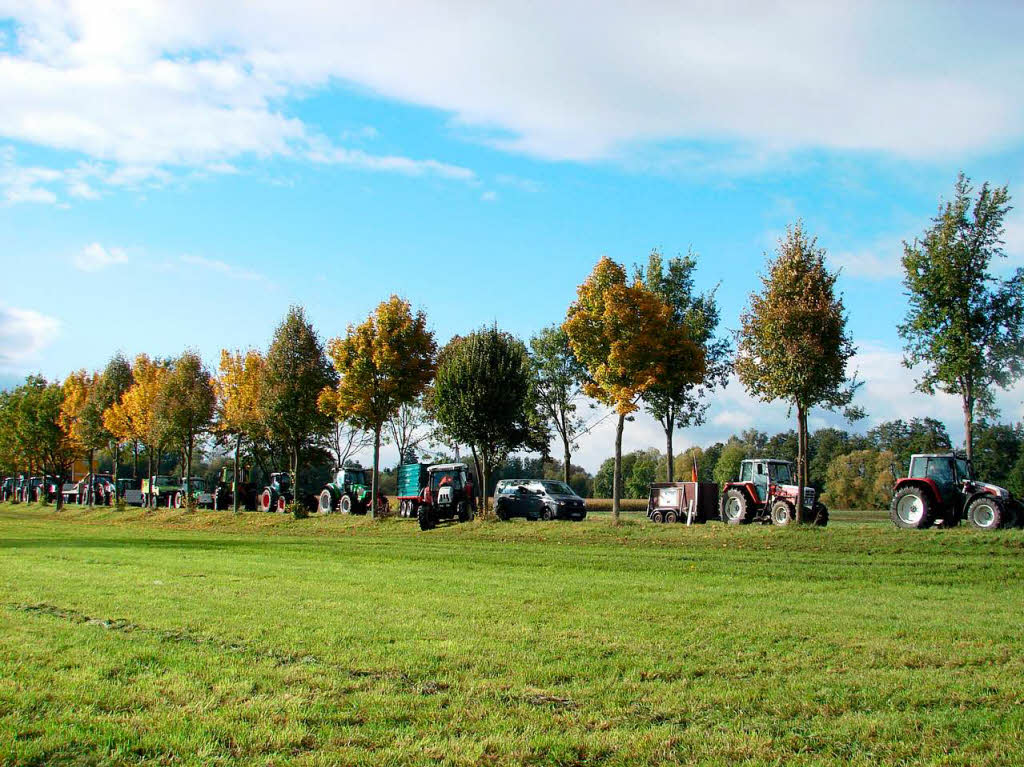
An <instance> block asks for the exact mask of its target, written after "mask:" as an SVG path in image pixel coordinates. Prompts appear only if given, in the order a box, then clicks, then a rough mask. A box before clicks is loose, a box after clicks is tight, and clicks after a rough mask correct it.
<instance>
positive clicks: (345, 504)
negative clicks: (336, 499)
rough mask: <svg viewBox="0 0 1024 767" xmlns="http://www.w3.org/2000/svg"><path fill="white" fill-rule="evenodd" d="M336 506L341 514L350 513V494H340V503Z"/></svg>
mask: <svg viewBox="0 0 1024 767" xmlns="http://www.w3.org/2000/svg"><path fill="white" fill-rule="evenodd" d="M338 508H339V509H341V513H342V514H351V513H352V496H351V495H349V494H348V493H345V495H343V496H341V503H340V504H339V505H338Z"/></svg>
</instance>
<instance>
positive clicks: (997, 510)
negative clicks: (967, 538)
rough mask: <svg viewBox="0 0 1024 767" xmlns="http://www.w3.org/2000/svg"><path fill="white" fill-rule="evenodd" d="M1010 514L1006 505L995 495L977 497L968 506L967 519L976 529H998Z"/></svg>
mask: <svg viewBox="0 0 1024 767" xmlns="http://www.w3.org/2000/svg"><path fill="white" fill-rule="evenodd" d="M1008 516H1009V515H1008V514H1007V513H1006V506H1005V505H1004V504H1003V502H1002V500H1001V499H999V498H996V497H995V496H990V495H983V496H981V497H980V498H975V499H974V500H973V501H971V505H970V506H968V507H967V521H968V523H970V525H971V527H973V528H974V529H975V530H998V529H999V528H1000V527H1002V526H1003V525H1004V523H1005V522H1006V521H1007V517H1008Z"/></svg>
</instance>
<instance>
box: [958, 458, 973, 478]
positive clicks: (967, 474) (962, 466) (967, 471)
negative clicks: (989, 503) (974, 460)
mask: <svg viewBox="0 0 1024 767" xmlns="http://www.w3.org/2000/svg"><path fill="white" fill-rule="evenodd" d="M956 473H957V476H958V477H960V479H974V474H973V473H972V472H971V464H970V463H968V462H967V461H966V460H964V459H963V458H957V459H956Z"/></svg>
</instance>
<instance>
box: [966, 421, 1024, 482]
mask: <svg viewBox="0 0 1024 767" xmlns="http://www.w3.org/2000/svg"><path fill="white" fill-rule="evenodd" d="M1022 447H1024V426H1022V425H1021V424H1015V425H1013V426H1011V425H1008V424H990V423H988V422H987V421H981V422H980V423H978V424H977V426H976V427H975V431H974V458H973V463H974V473H975V475H976V476H977V477H978V478H979V479H981V480H983V481H985V482H992V483H993V484H996V485H1001V486H1003V487H1006V486H1007V485H1009V484H1011V483H1013V484H1019V482H1018V481H1017V480H1016V479H1014V477H1013V471H1014V467H1015V466H1016V465H1017V462H1018V460H1019V458H1020V456H1021V454H1022Z"/></svg>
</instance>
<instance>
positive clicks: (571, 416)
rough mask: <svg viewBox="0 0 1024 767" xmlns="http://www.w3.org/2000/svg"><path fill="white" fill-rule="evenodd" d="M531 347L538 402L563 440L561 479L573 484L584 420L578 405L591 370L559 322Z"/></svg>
mask: <svg viewBox="0 0 1024 767" xmlns="http://www.w3.org/2000/svg"><path fill="white" fill-rule="evenodd" d="M530 350H531V352H532V354H531V359H532V361H533V367H534V374H535V376H536V380H537V390H536V391H537V404H538V406H539V407H540V411H541V413H543V415H544V417H545V418H546V419H547V422H548V424H549V425H550V426H552V427H553V428H554V430H555V433H557V434H558V436H559V438H560V439H561V440H562V452H563V459H564V460H563V462H562V466H563V475H562V476H561V477H559V479H562V480H564V481H565V482H567V483H570V482H571V475H570V462H571V460H572V451H573V450H575V449H576V444H575V441H576V437H577V436H578V435H579V433H580V430H581V429H582V428H583V423H584V422H583V418H581V417H580V415H579V413H578V408H579V403H580V401H581V400H582V398H583V383H584V381H586V378H587V373H586V370H585V369H584V367H583V366H582V365H581V364H580V363H579V361H578V360H577V359H576V355H575V354H573V351H572V347H571V346H570V345H569V336H568V334H567V333H566V332H565V330H564V329H563V328H561V327H559V326H558V325H552V326H551V327H547V328H544V329H543V330H541V331H540V332H539V333H538V334H537V335H535V336H534V337H533V338H531V339H530Z"/></svg>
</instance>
